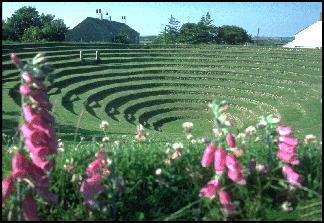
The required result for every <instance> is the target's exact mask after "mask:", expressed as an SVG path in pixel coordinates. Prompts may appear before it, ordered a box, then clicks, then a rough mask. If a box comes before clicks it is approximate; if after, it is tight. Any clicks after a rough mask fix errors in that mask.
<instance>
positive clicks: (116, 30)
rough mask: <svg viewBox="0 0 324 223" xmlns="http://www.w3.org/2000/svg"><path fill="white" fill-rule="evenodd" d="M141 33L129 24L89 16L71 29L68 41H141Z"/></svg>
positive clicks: (67, 37)
mask: <svg viewBox="0 0 324 223" xmlns="http://www.w3.org/2000/svg"><path fill="white" fill-rule="evenodd" d="M139 35H140V34H139V33H138V32H137V31H135V30H134V29H132V28H130V27H129V26H128V25H126V24H124V23H120V22H115V21H110V20H107V19H96V18H91V17H87V18H86V19H85V20H83V21H82V22H81V23H80V24H78V25H77V26H76V27H74V28H73V29H71V30H69V31H68V32H67V34H66V36H65V40H66V41H86V42H88V41H105V42H120V43H133V44H134V43H135V44H137V43H139Z"/></svg>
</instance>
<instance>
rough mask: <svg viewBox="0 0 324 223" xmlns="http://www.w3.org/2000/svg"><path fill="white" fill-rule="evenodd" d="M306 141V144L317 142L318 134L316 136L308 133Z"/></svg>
mask: <svg viewBox="0 0 324 223" xmlns="http://www.w3.org/2000/svg"><path fill="white" fill-rule="evenodd" d="M304 142H305V143H306V144H311V143H315V142H316V136H314V135H306V136H305V139H304Z"/></svg>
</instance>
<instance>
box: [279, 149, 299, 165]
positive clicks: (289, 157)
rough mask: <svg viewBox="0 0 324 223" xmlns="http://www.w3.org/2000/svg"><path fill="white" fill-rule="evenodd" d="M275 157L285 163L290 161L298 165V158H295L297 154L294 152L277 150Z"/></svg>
mask: <svg viewBox="0 0 324 223" xmlns="http://www.w3.org/2000/svg"><path fill="white" fill-rule="evenodd" d="M277 157H278V158H279V159H281V160H282V161H283V162H285V163H290V164H292V165H298V164H299V160H297V154H296V153H288V152H285V151H282V150H279V151H278V152H277Z"/></svg>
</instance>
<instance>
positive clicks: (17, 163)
mask: <svg viewBox="0 0 324 223" xmlns="http://www.w3.org/2000/svg"><path fill="white" fill-rule="evenodd" d="M28 172H29V161H28V160H27V158H26V157H25V155H24V154H23V153H21V152H18V153H17V154H16V155H15V156H14V157H13V158H12V176H13V177H14V178H16V177H17V178H25V177H27V176H28V175H29V173H28Z"/></svg>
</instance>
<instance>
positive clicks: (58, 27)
mask: <svg viewBox="0 0 324 223" xmlns="http://www.w3.org/2000/svg"><path fill="white" fill-rule="evenodd" d="M67 31H68V27H66V25H65V24H64V22H63V20H62V19H55V20H53V21H52V22H50V23H47V24H45V26H44V27H43V28H42V32H43V37H44V39H46V40H47V41H63V40H64V39H65V33H66V32H67Z"/></svg>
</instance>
